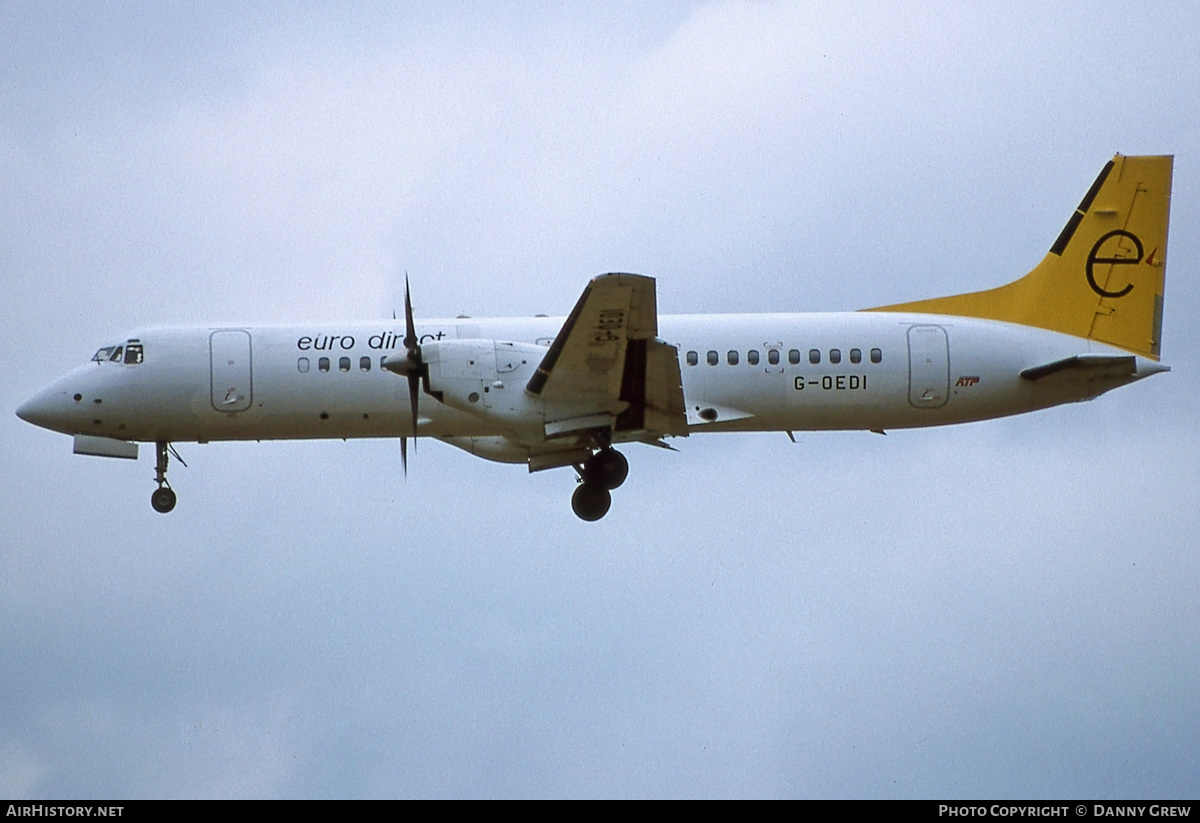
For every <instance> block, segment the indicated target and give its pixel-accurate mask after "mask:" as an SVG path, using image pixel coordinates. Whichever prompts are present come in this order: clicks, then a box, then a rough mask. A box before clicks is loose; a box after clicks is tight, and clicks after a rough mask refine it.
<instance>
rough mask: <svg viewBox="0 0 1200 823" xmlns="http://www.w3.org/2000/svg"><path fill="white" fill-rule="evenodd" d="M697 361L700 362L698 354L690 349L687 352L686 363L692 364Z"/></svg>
mask: <svg viewBox="0 0 1200 823" xmlns="http://www.w3.org/2000/svg"><path fill="white" fill-rule="evenodd" d="M699 362H700V355H698V354H696V352H694V351H690V352H688V353H687V364H688V365H689V366H694V365H696V364H697V363H699Z"/></svg>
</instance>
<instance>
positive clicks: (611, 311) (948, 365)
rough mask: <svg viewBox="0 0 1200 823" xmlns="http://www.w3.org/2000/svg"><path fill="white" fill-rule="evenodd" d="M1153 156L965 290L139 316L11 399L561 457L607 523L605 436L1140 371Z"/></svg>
mask: <svg viewBox="0 0 1200 823" xmlns="http://www.w3.org/2000/svg"><path fill="white" fill-rule="evenodd" d="M1172 164H1173V158H1172V157H1170V156H1157V157H1132V156H1122V155H1120V154H1118V155H1116V156H1115V157H1114V158H1113V159H1112V160H1111V161H1109V162H1108V163H1107V164H1106V165H1105V166H1104V168H1103V170H1102V171H1101V172H1100V175H1099V176H1098V177H1097V178H1096V181H1095V182H1094V183H1093V184H1092V186H1091V188H1090V189H1088V191H1087V194H1086V195H1085V196H1084V198H1083V200H1082V201H1081V202H1080V204H1079V207H1078V208H1077V209H1076V210H1075V211H1074V212H1073V213H1072V214H1071V216H1070V218H1069V219H1068V221H1067V223H1066V225H1065V227H1064V228H1063V229H1062V231H1061V232H1060V233H1059V235H1058V237H1057V239H1056V240H1055V241H1054V244H1053V245H1052V246H1051V247H1050V250H1049V252H1048V253H1047V254H1046V256H1045V258H1044V259H1043V260H1042V261H1041V263H1039V264H1038V265H1037V266H1036V267H1035V268H1034V269H1033V270H1031V271H1030V272H1029V273H1028V274H1026V275H1025V276H1024V277H1022V278H1020V279H1018V280H1016V281H1013V282H1011V283H1009V284H1007V285H1004V286H1000V287H999V288H993V289H990V290H986V291H977V292H972V293H968V294H958V295H951V296H947V297H937V298H933V299H927V300H918V301H915V302H909V303H901V304H897V305H889V306H881V307H877V308H872V309H866V310H862V311H856V312H840V313H792V314H716V315H680V316H671V315H663V316H661V317H660V316H659V314H658V307H657V296H656V291H655V281H654V279H653V278H651V277H646V276H643V275H637V274H623V273H613V274H604V275H601V276H599V277H596V278H594V279H592V280H591V282H589V283H588V284H587V286H586V288H585V289H584V291H583V294H582V296H581V297H580V298H579V300H578V302H577V303H576V304H575V307H574V309H572V311H571V313H570V314H569V315H567V316H566V317H565V318H551V317H544V316H538V317H533V318H498V319H476V318H468V317H457V318H452V319H433V320H421V321H419V322H418V321H417V320H416V319H415V318H414V316H413V309H412V300H411V294H410V291H409V288H408V283H407V278H406V282H405V302H404V324H403V327H400V326H399V323H398V321H397V320H395V319H393V320H392V321H391V322H386V321H384V322H380V321H376V322H366V323H363V322H357V323H342V324H333V325H320V326H313V325H293V326H261V325H243V324H232V325H230V324H220V325H206V326H195V327H187V328H179V327H172V328H147V329H143V330H138V331H134V332H131V333H129V334H126V335H123V336H121V337H119V338H114V339H112V340H111V341H109V342H107V343H106V344H105V345H103V346H102V347H100V349H99V350H98V351H97V352H96V353H95V355H94V356H93V357H92V358H91V361H90V362H88V363H86V364H84V365H82V366H80V367H78V368H76V369H75V370H74V371H71V372H70V373H68V374H66V375H65V376H63V377H61V378H59V379H58V380H56V381H54V382H53V383H51V384H50V385H49V386H48V387H46V388H45V389H43V390H42V391H41V392H39V393H38V394H37V395H35V396H34V397H33V398H31V399H30V400H28V401H26V402H25V403H23V404H22V405H21V406H20V408H18V409H17V415H18V416H19V417H20V418H22V419H23V420H26V421H28V422H30V423H32V424H35V425H37V426H41V427H43V428H46V429H50V430H53V431H56V432H62V433H64V434H68V435H72V436H73V438H74V452H75V453H77V454H85V455H96V456H104V457H118V458H127V459H136V457H137V451H138V442H147V443H154V444H155V481H156V483H157V489H156V490H155V491H154V493H153V495H152V496H151V504H152V506H153V508H154V509H155V510H156V511H158V512H161V513H164V514H165V513H167V512H169V511H171V510H172V509H173V508H174V507H175V504H176V494H175V492H174V490H173V489H172V488H171V486H170V484H169V483H168V482H167V466H168V461H169V459H170V455H174V456H175V457H176V458H178V456H179V455H178V453H177V452H176V451H175V448H174V446H173V445H172V444H174V443H179V442H198V443H206V442H209V441H222V440H224V441H229V440H266V439H315V438H343V439H345V438H351V437H376V438H398V439H399V441H400V452H401V461H402V463H403V467H404V471H405V473H406V474H407V470H408V456H407V441H408V438H410V437H432V438H436V439H438V440H441V441H442V442H444V443H448V444H450V445H451V446H455V447H457V448H460V449H463V450H465V451H467V452H469V453H471V454H473V455H476V456H478V457H482V458H484V459H487V460H493V461H499V462H505V463H517V464H525V465H526V466H527V467H528V470H529V471H530V472H535V471H542V470H545V469H552V468H563V467H573V468H574V470H575V472H576V475H577V482H576V486H575V491H574V493H573V495H572V499H571V505H572V508H573V510H574V512H575V514H576V515H577V516H578V517H580V518H581V519H583V520H586V521H594V520H599V519H600V518H602V517H604V515H605V514H606V513H607V512H608V511H609V508H610V506H611V503H612V494H611V493H612V492H613V491H614V490H615V489H617V488H618V487H619V486H620V485H621V484H622V483H623V482H624V481H625V478H626V476H627V474H628V470H629V463H628V461H627V460H626V458H625V457H624V455H623V454H622V453H621V452H620V451H617V449H616V448H615V447H616V446H618V445H625V444H633V443H645V444H649V445H652V446H658V447H663V448H668V449H672V448H673V447H672V446H671V445H669V444H668V442H667V441H668V439H671V438H677V437H687V436H689V435H692V434H699V433H703V432H761V431H780V432H786V433H787V434H788V436H789V437H792V438H793V440H794V436H793V433H794V432H796V431H817V430H863V431H873V432H879V433H883V432H885V431H886V430H888V429H900V428H913V427H924V426H941V425H947V424H952V423H965V422H968V421H976V420H984V419H989V418H996V417H1003V416H1007V415H1014V414H1021V413H1024V412H1029V411H1034V410H1037V409H1044V408H1047V407H1050V406H1056V405H1059V404H1063V403H1073V402H1078V401H1083V400H1091V399H1093V398H1095V397H1097V396H1099V395H1101V394H1103V393H1104V392H1107V391H1109V390H1110V389H1114V388H1117V387H1118V386H1124V385H1126V384H1128V383H1133V382H1135V381H1137V380H1141V379H1143V378H1145V377H1148V376H1150V375H1152V374H1157V373H1159V372H1164V371H1168V370H1169V367H1167V366H1166V365H1164V364H1162V363H1160V362H1159V356H1160V348H1161V339H1160V338H1161V330H1162V311H1163V283H1164V275H1165V270H1166V255H1167V224H1168V219H1169V212H1170V195H1171V175H1172Z"/></svg>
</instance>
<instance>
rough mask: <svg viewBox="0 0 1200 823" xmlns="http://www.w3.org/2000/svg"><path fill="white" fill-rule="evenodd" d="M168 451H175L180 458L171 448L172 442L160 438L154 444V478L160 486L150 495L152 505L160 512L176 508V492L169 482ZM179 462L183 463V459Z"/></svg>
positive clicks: (177, 456) (177, 455) (163, 512)
mask: <svg viewBox="0 0 1200 823" xmlns="http://www.w3.org/2000/svg"><path fill="white" fill-rule="evenodd" d="M168 452H171V453H173V454H174V455H175V457H176V459H178V458H179V453H178V452H176V451H175V449H173V448H171V444H170V443H167V442H166V441H163V440H160V441H158V442H157V443H155V444H154V454H155V458H154V480H155V482H157V483H158V488H157V489H155V490H154V493H153V494H151V495H150V505H151V506H153V507H154V510H155V511H156V512H158V513H159V514H166V513H167V512H169V511H170V510H171V509H173V508H175V492H174V490H172V489H171V486H170V484H168V483H167V461H168V459H169V458H168V456H167V454H168ZM179 462H180V463H183V461H182V460H180V461H179ZM183 465H185V466H186V465H187V463H183Z"/></svg>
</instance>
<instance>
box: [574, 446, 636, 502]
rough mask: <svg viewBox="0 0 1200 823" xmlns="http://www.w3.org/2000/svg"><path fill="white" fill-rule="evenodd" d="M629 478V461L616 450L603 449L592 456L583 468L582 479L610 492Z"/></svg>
mask: <svg viewBox="0 0 1200 823" xmlns="http://www.w3.org/2000/svg"><path fill="white" fill-rule="evenodd" d="M628 476H629V461H628V460H626V459H625V455H623V454H621V453H620V452H619V451H617V450H616V449H612V448H604V449H601V450H600V451H598V452H596V453H595V454H594V455H592V459H591V460H589V461H588V462H587V465H586V466H585V467H584V479H585V480H587V482H589V483H596V484H598V485H600V486H603V487H604V488H606V489H608V490H609V491H612V490H613V489H616V488H619V487H620V486H621V484H622V483H624V482H625V478H626V477H628Z"/></svg>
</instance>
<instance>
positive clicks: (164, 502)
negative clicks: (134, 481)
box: [150, 486, 175, 514]
mask: <svg viewBox="0 0 1200 823" xmlns="http://www.w3.org/2000/svg"><path fill="white" fill-rule="evenodd" d="M150 505H151V506H153V507H154V510H155V511H156V512H158V513H159V514H166V513H167V512H169V511H170V510H171V509H173V508H175V492H174V491H172V490H171V489H170V488H169V487H167V486H163V487H162V488H161V489H155V490H154V494H152V495H150Z"/></svg>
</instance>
